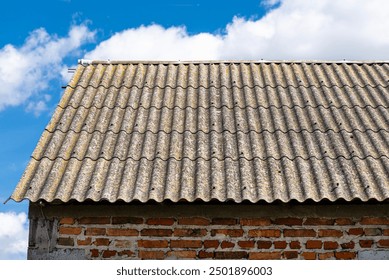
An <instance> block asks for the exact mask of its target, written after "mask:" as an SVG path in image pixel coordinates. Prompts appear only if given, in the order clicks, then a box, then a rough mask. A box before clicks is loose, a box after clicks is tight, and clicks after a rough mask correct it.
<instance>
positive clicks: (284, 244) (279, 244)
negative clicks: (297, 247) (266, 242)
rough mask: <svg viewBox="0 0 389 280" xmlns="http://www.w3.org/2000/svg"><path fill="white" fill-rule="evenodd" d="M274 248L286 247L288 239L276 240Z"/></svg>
mask: <svg viewBox="0 0 389 280" xmlns="http://www.w3.org/2000/svg"><path fill="white" fill-rule="evenodd" d="M273 244H274V248H275V249H285V248H286V241H274V242H273Z"/></svg>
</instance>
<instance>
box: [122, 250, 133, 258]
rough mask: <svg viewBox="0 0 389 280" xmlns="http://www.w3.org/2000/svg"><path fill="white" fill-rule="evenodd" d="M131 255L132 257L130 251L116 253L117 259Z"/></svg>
mask: <svg viewBox="0 0 389 280" xmlns="http://www.w3.org/2000/svg"><path fill="white" fill-rule="evenodd" d="M133 255H134V252H133V251H131V250H124V251H119V252H118V256H119V257H123V256H127V257H131V256H133Z"/></svg>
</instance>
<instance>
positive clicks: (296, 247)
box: [289, 241, 301, 249]
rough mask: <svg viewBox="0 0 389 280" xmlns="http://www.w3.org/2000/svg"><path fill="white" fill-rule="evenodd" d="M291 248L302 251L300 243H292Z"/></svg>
mask: <svg viewBox="0 0 389 280" xmlns="http://www.w3.org/2000/svg"><path fill="white" fill-rule="evenodd" d="M289 248H290V249H300V248H301V245H300V241H290V243H289Z"/></svg>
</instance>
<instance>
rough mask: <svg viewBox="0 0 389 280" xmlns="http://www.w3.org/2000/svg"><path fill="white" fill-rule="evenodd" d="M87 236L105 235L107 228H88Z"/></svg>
mask: <svg viewBox="0 0 389 280" xmlns="http://www.w3.org/2000/svg"><path fill="white" fill-rule="evenodd" d="M85 235H93V236H95V235H105V228H87V229H86V230H85Z"/></svg>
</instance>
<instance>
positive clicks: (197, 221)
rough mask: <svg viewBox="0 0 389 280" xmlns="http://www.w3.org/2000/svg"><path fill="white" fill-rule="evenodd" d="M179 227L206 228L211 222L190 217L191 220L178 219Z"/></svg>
mask: <svg viewBox="0 0 389 280" xmlns="http://www.w3.org/2000/svg"><path fill="white" fill-rule="evenodd" d="M178 224H179V225H196V226H207V225H210V224H211V221H210V220H209V219H207V218H203V217H191V218H180V219H178Z"/></svg>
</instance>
